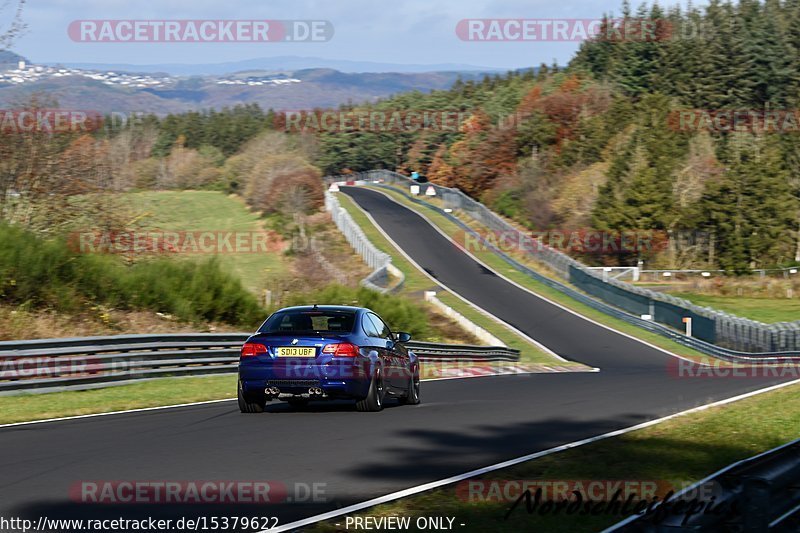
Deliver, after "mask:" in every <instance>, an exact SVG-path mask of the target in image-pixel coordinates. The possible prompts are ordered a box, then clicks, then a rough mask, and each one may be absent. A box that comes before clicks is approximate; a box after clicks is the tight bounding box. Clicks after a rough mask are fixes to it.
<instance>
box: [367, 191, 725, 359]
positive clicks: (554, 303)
mask: <svg viewBox="0 0 800 533" xmlns="http://www.w3.org/2000/svg"><path fill="white" fill-rule="evenodd" d="M369 190H371V191H374V192H376V193H378V194H382V195H384V196H385V197H386V198H388V199H389V200H391V201H392V202H394V203H396V204H397V205H399V206H401V207H405V208H406V209H408V210H409V211H411V212H412V213H416V214H417V215H419V217H421V218H422V219H423V220H425V222H427V223H428V224H430V225H431V226H433V228H434V229H435V230H436V231H438V232H439V233H440V234H441V235H442V236H443V237H444V238H446V239H447V240H449V241H450V242H452V243H453V244H454V245H456V246H457V247H458V249H459V250H460V251H461V252H463V253H464V254H465V255H467V256H468V257H470V258H471V259H472V260H473V261H475V262H476V263H478V264H479V265H481V266H482V267H484V268H486V269H487V270H490V271H491V272H494V273H495V274H496V275H497V276H498V277H500V278H502V279H503V280H505V281H507V282H508V283H510V284H512V285H514V286H516V287H517V288H519V289H522V290H523V291H525V292H527V293H529V294H532V295H533V296H535V297H537V298H539V299H540V300H544V301H545V302H547V303H549V304H551V305H554V306H556V307H559V308H561V309H563V310H564V311H567V312H568V313H571V314H573V315H575V316H577V317H580V318H582V319H583V320H586V321H587V322H591V323H592V324H594V325H596V326H600V327H601V328H605V329H607V330H609V331H613V332H614V333H616V334H617V335H622V336H623V337H627V338H629V339H631V340H634V341H636V342H640V343H642V344H644V345H645V346H649V347H650V348H653V349H654V350H658V351H660V352H663V353H665V354H667V355H669V356H671V357H676V358H678V359H681V360H683V361H689V362H692V363H695V364H699V365H703V366H711V365H709V364H708V363H699V362H697V361H694V360H692V359H688V358H686V357H683V356H681V355H678V354H676V353H672V352H670V351H669V350H667V349H666V348H661V347H660V346H656V345H655V344H651V343H649V342H647V341H645V340H642V339H640V338H637V337H634V336H633V335H631V334H629V333H625V332H622V331H619V330H618V329H614V328H613V327H611V326H607V325H605V324H602V323H600V322H597V321H596V320H593V319H591V318H589V317H587V316H584V315H582V314H580V313H578V312H577V311H574V310H572V309H570V308H568V307H565V306H564V305H562V304H560V303H558V302H556V301H554V300H551V299H549V298H547V297H546V296H542V295H541V294H537V293H535V292H533V291H532V290H531V289H529V288H527V287H524V286H522V285H520V284H519V283H517V282H516V281H514V280H512V279H510V278H508V277H506V276H505V275H503V274H502V273H500V272H497V271H496V270H495V269H493V268H492V267H490V266H489V265H487V264H486V263H484V262H483V261H482V260H480V259H478V258H477V257H475V256H474V255H473V254H472V253H470V252H469V251H467V250H466V249H465V248H464V247H463V246H460V245H458V243H456V242H455V241H454V240H453V239H452V238H451V237H450V236H449V235H447V234H446V233H445V232H444V231H442V229H441V228H439V227H438V226H437V225H436V224H434V223H433V222H432V221H431V220H430V219H429V218H428V217H426V216H425V215H424V214H422V213H420V212H419V211H415V210H414V209H411V208H409V207H408V206H406V205H403V204H402V203H400V202H398V201H397V200H395V199H394V198H392V197H391V196H390V195H389V194H387V193H385V192H383V191H379V190H376V189H369ZM398 194H402V193H400V192H399V191H398ZM354 203H355V202H354ZM374 223H375V222H374V221H373V224H374ZM378 229H380V228H378ZM390 240H391V239H390ZM395 246H397V245H395ZM401 253H403V252H402V250H401ZM403 255H405V254H403ZM406 257H407V256H406ZM425 274H427V272H425ZM428 277H430V276H428ZM431 279H433V278H431ZM437 283H439V282H437ZM440 285H441V283H440ZM442 286H444V285H442ZM451 292H452V291H451ZM456 296H459V295H456ZM459 297H460V296H459ZM463 299H464V298H462V300H463ZM497 320H499V319H497ZM503 324H505V322H503ZM505 325H506V326H507V324H505ZM523 335H524V334H523ZM537 344H538V343H537ZM548 351H549V350H548ZM709 357H713V356H709Z"/></svg>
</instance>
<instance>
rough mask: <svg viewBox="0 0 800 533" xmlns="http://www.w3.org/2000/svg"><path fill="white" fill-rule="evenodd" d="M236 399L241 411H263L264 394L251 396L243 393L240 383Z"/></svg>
mask: <svg viewBox="0 0 800 533" xmlns="http://www.w3.org/2000/svg"><path fill="white" fill-rule="evenodd" d="M237 399H238V400H239V410H240V411H241V412H243V413H263V412H264V407H265V406H266V405H267V398H266V397H265V396H261V397H258V396H256V397H252V396H248V395H245V394H244V392H243V391H242V385H241V384H239V387H238V394H237Z"/></svg>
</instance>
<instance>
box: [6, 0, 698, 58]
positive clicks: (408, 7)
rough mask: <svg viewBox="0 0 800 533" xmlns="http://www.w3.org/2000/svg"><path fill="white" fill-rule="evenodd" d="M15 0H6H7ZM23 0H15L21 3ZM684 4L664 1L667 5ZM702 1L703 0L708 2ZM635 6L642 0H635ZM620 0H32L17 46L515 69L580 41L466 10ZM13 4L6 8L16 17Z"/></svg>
mask: <svg viewBox="0 0 800 533" xmlns="http://www.w3.org/2000/svg"><path fill="white" fill-rule="evenodd" d="M5 1H7V0H3V2H0V5H3V3H4V2H5ZM18 1H19V0H10V2H9V3H10V4H15V3H16V2H18ZM675 3H679V4H684V5H685V2H684V1H683V0H666V1H662V2H661V4H662V5H673V4H675ZM703 3H704V2H702V1H699V2H698V1H695V4H703ZM633 4H634V5H636V2H635V1H634V2H633ZM620 5H621V0H557V1H553V0H224V1H223V0H28V2H27V4H26V5H25V6H24V14H23V19H24V21H25V22H26V23H27V25H28V30H27V33H26V34H25V35H24V36H23V37H22V38H21V39H19V40H18V41H17V42H16V44H15V46H14V50H15V51H16V52H18V53H20V54H22V55H25V56H27V57H28V58H30V59H31V60H32V61H34V62H37V63H49V64H52V63H57V62H64V63H67V62H97V63H132V64H148V63H214V62H227V61H234V60H241V59H250V58H259V57H271V56H286V55H292V56H313V57H320V58H325V59H349V60H357V61H376V62H383V63H386V62H389V63H403V64H410V63H413V64H437V63H458V64H470V65H477V66H491V67H496V68H517V67H525V66H531V65H538V64H539V63H541V62H547V63H549V62H552V61H553V60H554V59H555V60H557V61H558V62H559V63H561V64H564V63H566V61H567V60H568V59H569V57H570V56H571V55H572V54H573V53H574V51H575V50H576V48H577V46H578V43H576V42H468V41H463V40H461V39H459V38H458V36H457V34H456V25H457V23H458V22H459V21H460V20H462V19H492V18H514V19H596V18H598V17H600V16H602V14H603V13H609V12H616V13H618V12H619V8H620ZM10 11H11V8H10V7H9V8H6V9H5V11H3V12H2V13H0V26H4V25H6V24H7V23H8V20H9V19H10V18H11V16H10ZM87 19H93V20H98V19H100V20H113V19H116V20H120V19H125V20H135V19H138V20H143V19H145V20H173V19H194V20H221V19H224V20H232V19H246V20H253V19H277V20H287V19H288V20H297V19H302V20H326V21H330V23H331V24H332V25H333V28H334V30H335V35H334V37H333V38H332V39H331V40H330V41H328V42H313V43H307V42H306V43H283V42H282V43H135V44H133V43H85V42H74V41H73V40H71V39H70V37H69V35H68V34H67V27H68V26H69V24H70V23H71V22H72V21H75V20H87Z"/></svg>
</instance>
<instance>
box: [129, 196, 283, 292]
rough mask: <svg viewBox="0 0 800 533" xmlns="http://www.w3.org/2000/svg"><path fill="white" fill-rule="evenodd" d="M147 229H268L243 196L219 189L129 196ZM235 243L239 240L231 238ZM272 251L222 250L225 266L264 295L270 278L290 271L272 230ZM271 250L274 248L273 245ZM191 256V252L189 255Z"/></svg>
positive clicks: (213, 230)
mask: <svg viewBox="0 0 800 533" xmlns="http://www.w3.org/2000/svg"><path fill="white" fill-rule="evenodd" d="M126 197H127V198H128V200H129V201H130V204H131V205H132V206H133V207H134V210H135V212H136V213H137V217H138V219H139V220H138V224H139V225H140V226H142V229H144V230H156V229H158V230H164V231H211V232H240V233H243V234H245V235H247V234H248V233H249V232H260V231H264V227H263V224H262V221H261V220H260V219H259V215H258V214H257V213H254V212H251V211H250V210H249V209H248V208H247V206H246V205H245V204H244V203H243V202H242V201H241V199H239V198H236V197H233V196H228V195H226V194H224V193H221V192H216V191H147V192H136V193H128V194H127V195H126ZM231 242H232V244H235V240H232V241H231ZM267 244H268V247H272V246H274V247H275V250H274V251H271V252H269V253H251V252H249V251H247V252H234V253H220V254H218V257H219V259H220V262H221V264H222V265H223V266H225V267H226V268H227V269H229V270H230V271H231V272H232V273H234V274H235V275H236V276H237V277H238V278H239V279H241V280H242V284H244V286H245V287H246V288H247V289H249V290H250V291H251V292H254V293H256V294H260V291H261V289H263V288H264V286H265V284H266V283H267V280H268V279H270V278H275V277H280V276H282V275H285V274H287V273H288V271H289V263H290V261H289V260H288V259H287V258H286V257H285V256H284V255H283V253H282V251H280V248H282V246H283V243H282V242H281V239H280V236H279V235H278V234H276V233H272V234H271V237H270V239H269V242H268V243H267ZM270 249H271V248H270ZM186 255H187V256H189V257H191V254H186Z"/></svg>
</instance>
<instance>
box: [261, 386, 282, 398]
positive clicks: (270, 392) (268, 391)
mask: <svg viewBox="0 0 800 533" xmlns="http://www.w3.org/2000/svg"><path fill="white" fill-rule="evenodd" d="M280 393H281V390H280V389H279V388H278V387H267V388H266V389H264V394H267V395H268V396H277V395H279V394H280Z"/></svg>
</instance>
